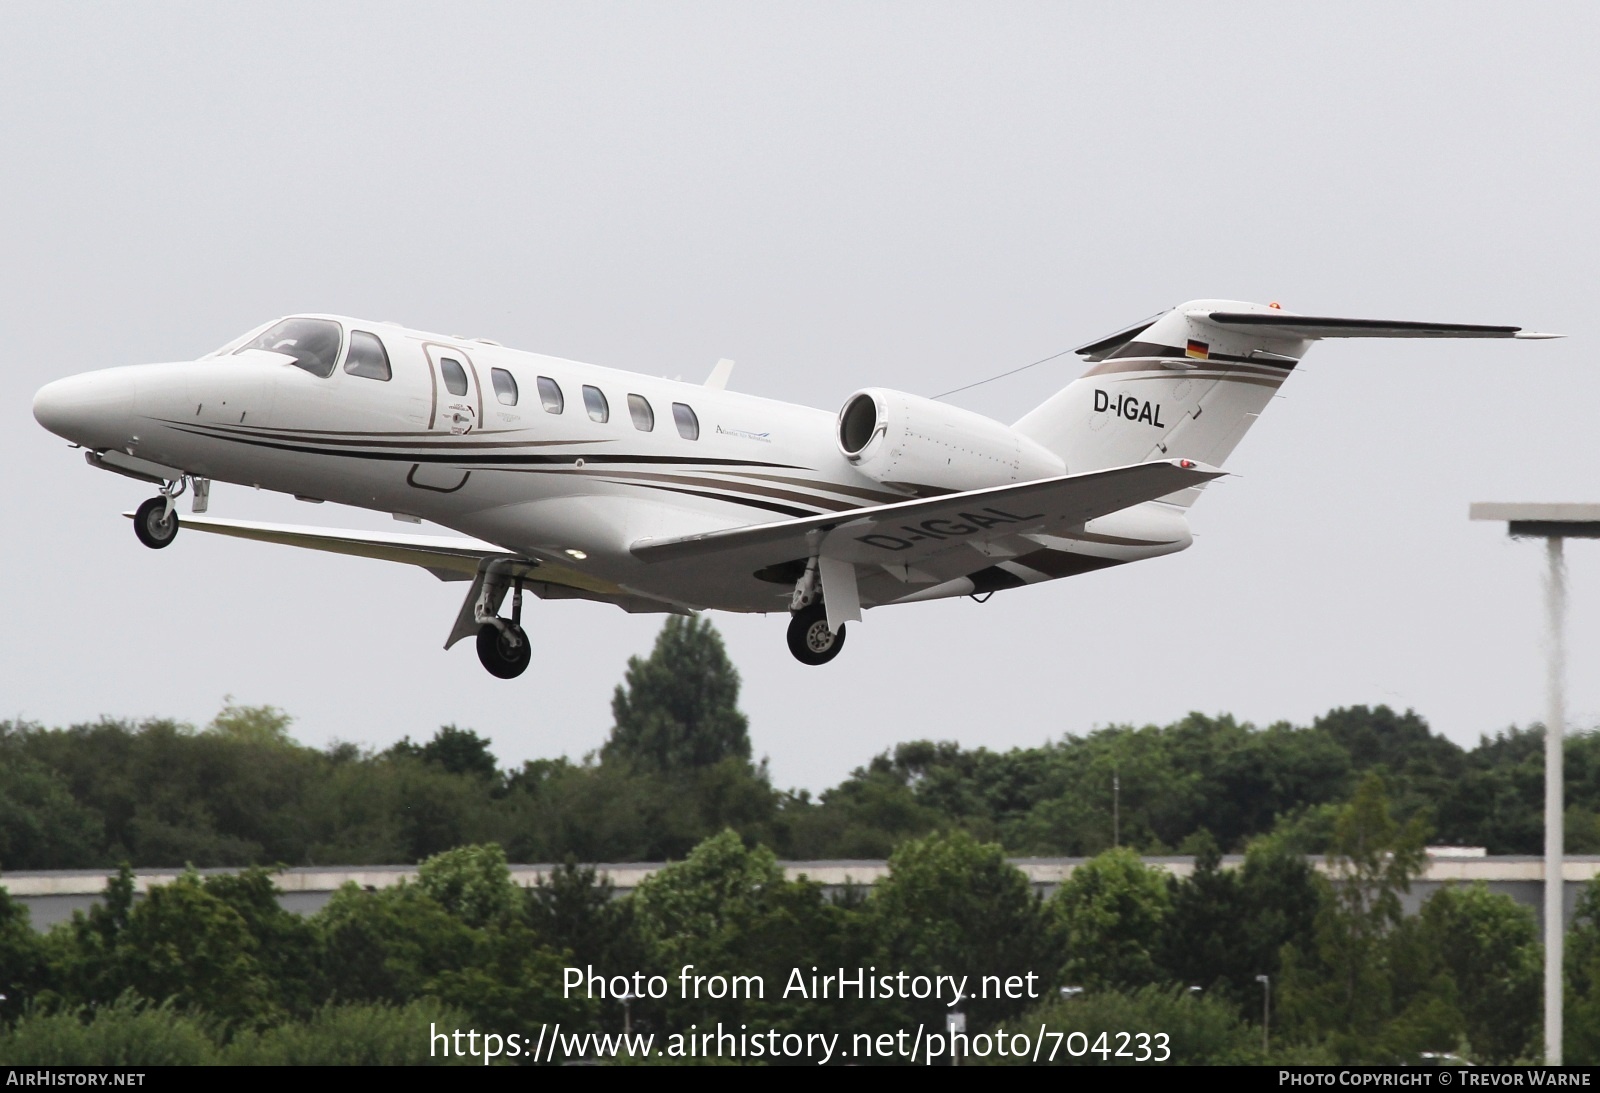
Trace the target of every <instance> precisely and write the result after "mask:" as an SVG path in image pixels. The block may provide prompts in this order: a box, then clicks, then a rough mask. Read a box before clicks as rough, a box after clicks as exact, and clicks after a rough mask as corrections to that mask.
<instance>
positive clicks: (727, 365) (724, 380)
mask: <svg viewBox="0 0 1600 1093" xmlns="http://www.w3.org/2000/svg"><path fill="white" fill-rule="evenodd" d="M731 375H733V362H732V361H730V360H729V359H728V358H727V357H723V358H722V359H721V360H720V361H718V362H717V366H716V367H715V368H713V369H712V370H711V375H709V376H707V377H706V386H707V387H709V388H711V389H712V390H713V391H726V390H727V389H728V377H729V376H731Z"/></svg>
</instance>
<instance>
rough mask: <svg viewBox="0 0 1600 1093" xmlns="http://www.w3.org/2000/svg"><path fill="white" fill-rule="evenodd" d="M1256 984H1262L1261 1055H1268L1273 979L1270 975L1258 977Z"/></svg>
mask: <svg viewBox="0 0 1600 1093" xmlns="http://www.w3.org/2000/svg"><path fill="white" fill-rule="evenodd" d="M1256 982H1257V983H1260V984H1261V1054H1262V1055H1265V1054H1266V1053H1267V1037H1268V1034H1269V1030H1270V1029H1271V1028H1272V977H1271V976H1270V975H1258V976H1256Z"/></svg>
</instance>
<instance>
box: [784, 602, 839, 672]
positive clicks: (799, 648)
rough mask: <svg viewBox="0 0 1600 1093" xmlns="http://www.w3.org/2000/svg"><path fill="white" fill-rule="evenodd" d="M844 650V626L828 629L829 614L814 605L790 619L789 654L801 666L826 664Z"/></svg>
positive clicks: (820, 606) (817, 605) (818, 604)
mask: <svg viewBox="0 0 1600 1093" xmlns="http://www.w3.org/2000/svg"><path fill="white" fill-rule="evenodd" d="M843 648H844V626H843V624H841V625H840V626H839V631H838V633H834V632H833V631H831V630H829V629H828V612H827V610H826V609H825V608H824V607H823V606H822V605H821V604H820V603H814V604H812V605H811V606H810V607H807V608H806V609H805V610H803V611H797V612H795V614H794V615H793V616H792V617H791V618H790V619H789V652H791V653H793V654H794V659H796V660H798V661H799V662H800V663H801V664H826V663H828V661H830V660H832V659H833V658H834V657H836V656H838V655H839V650H840V649H843Z"/></svg>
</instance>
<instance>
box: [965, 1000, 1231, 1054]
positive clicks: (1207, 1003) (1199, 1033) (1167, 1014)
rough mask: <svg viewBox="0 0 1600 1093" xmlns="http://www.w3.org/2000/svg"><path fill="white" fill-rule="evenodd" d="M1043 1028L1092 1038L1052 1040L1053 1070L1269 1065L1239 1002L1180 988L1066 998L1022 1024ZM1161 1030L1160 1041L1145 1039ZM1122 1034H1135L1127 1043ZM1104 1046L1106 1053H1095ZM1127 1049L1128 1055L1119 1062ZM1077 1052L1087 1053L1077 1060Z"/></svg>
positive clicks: (1042, 1008)
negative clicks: (1072, 1067) (1113, 1067)
mask: <svg viewBox="0 0 1600 1093" xmlns="http://www.w3.org/2000/svg"><path fill="white" fill-rule="evenodd" d="M1041 1025H1043V1026H1044V1027H1045V1028H1048V1029H1050V1030H1051V1031H1053V1032H1062V1033H1079V1032H1081V1033H1083V1035H1084V1039H1082V1040H1079V1039H1078V1038H1077V1037H1076V1036H1073V1038H1072V1040H1071V1042H1070V1043H1069V1041H1068V1040H1067V1039H1066V1037H1063V1038H1062V1039H1061V1040H1060V1041H1059V1042H1058V1041H1056V1040H1054V1039H1049V1040H1046V1041H1045V1045H1044V1050H1043V1052H1042V1053H1041V1055H1040V1059H1039V1061H1040V1062H1043V1063H1045V1064H1046V1065H1048V1066H1149V1065H1161V1066H1239V1065H1241V1064H1250V1063H1259V1062H1261V1061H1262V1060H1261V1034H1260V1033H1259V1032H1257V1031H1256V1030H1255V1029H1253V1028H1251V1027H1250V1025H1249V1024H1247V1023H1246V1022H1245V1021H1244V1020H1243V1019H1241V1018H1240V1016H1239V1011H1238V1010H1237V1009H1236V1008H1235V1007H1234V1005H1233V1003H1231V1002H1229V1001H1228V1000H1227V999H1225V998H1220V997H1217V996H1214V995H1211V994H1201V995H1200V996H1198V997H1196V996H1195V995H1193V994H1191V993H1190V992H1189V991H1187V990H1184V989H1182V988H1180V987H1165V986H1146V987H1140V988H1139V989H1138V990H1135V991H1128V992H1122V991H1103V992H1098V993H1095V992H1091V993H1088V994H1085V995H1082V996H1081V997H1077V998H1070V999H1062V998H1059V997H1058V998H1054V999H1052V1000H1051V1001H1049V1002H1047V1003H1045V1004H1044V1005H1042V1006H1040V1007H1038V1008H1037V1009H1034V1010H1030V1011H1029V1012H1028V1014H1027V1016H1026V1018H1024V1019H1023V1020H1022V1021H1019V1022H1018V1026H1019V1027H1020V1028H1026V1029H1028V1030H1030V1032H1032V1031H1035V1030H1037V1029H1038V1028H1039V1027H1040V1026H1041ZM1158 1031H1159V1032H1160V1033H1161V1034H1162V1035H1161V1038H1160V1039H1157V1038H1156V1037H1154V1036H1152V1037H1151V1039H1149V1040H1145V1039H1144V1038H1143V1037H1141V1036H1140V1035H1139V1033H1140V1032H1145V1033H1156V1032H1158ZM1122 1033H1133V1034H1134V1035H1133V1037H1132V1038H1131V1039H1128V1040H1124V1039H1123V1038H1122V1036H1121V1034H1122ZM1102 1037H1103V1038H1102ZM1096 1045H1098V1046H1099V1047H1100V1049H1101V1050H1095V1048H1096ZM1119 1049H1120V1050H1122V1051H1123V1052H1125V1053H1126V1054H1124V1055H1122V1056H1121V1057H1119V1056H1118V1055H1117V1052H1118V1050H1119ZM1052 1050H1053V1054H1054V1058H1051V1054H1052ZM1075 1050H1076V1051H1079V1052H1081V1054H1078V1055H1074V1054H1073V1051H1075ZM1147 1051H1148V1055H1147V1057H1145V1058H1144V1059H1142V1060H1141V1055H1144V1054H1145V1053H1146V1052H1147ZM970 1061H971V1062H979V1060H976V1059H973V1060H970ZM987 1062H988V1063H989V1064H990V1065H1001V1066H1005V1065H1010V1066H1027V1065H1029V1064H1030V1063H1031V1062H1032V1060H1031V1059H1029V1058H1021V1059H1019V1058H1016V1057H1014V1056H1011V1057H1007V1058H1001V1057H999V1056H991V1057H990V1058H989V1059H988V1060H987Z"/></svg>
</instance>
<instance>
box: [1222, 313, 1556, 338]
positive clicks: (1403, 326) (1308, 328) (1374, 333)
mask: <svg viewBox="0 0 1600 1093" xmlns="http://www.w3.org/2000/svg"><path fill="white" fill-rule="evenodd" d="M1190 316H1191V318H1195V319H1203V320H1204V321H1206V322H1208V323H1215V324H1216V325H1217V326H1221V327H1229V328H1232V329H1239V330H1246V329H1248V330H1259V331H1261V332H1262V333H1265V334H1282V335H1285V336H1287V337H1291V338H1307V339H1310V338H1559V337H1560V336H1561V335H1559V334H1540V333H1537V332H1535V331H1524V330H1523V329H1522V328H1521V327H1520V326H1484V325H1481V324H1478V323H1418V322H1411V321H1408V320H1404V319H1335V318H1328V317H1325V316H1320V315H1293V314H1288V313H1284V312H1276V313H1273V312H1260V311H1202V312H1198V313H1195V312H1191V313H1190Z"/></svg>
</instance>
